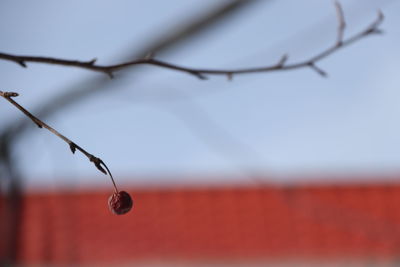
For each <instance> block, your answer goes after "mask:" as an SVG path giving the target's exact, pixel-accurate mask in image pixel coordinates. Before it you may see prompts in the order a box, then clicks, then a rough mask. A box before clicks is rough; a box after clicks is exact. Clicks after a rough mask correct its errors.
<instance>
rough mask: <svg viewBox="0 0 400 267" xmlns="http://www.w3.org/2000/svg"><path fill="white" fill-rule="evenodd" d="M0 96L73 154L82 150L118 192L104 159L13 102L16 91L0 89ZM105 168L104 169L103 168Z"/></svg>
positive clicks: (16, 94)
mask: <svg viewBox="0 0 400 267" xmlns="http://www.w3.org/2000/svg"><path fill="white" fill-rule="evenodd" d="M0 96H1V97H3V98H4V99H6V100H7V101H8V102H10V103H11V104H12V105H14V106H15V107H16V108H18V109H19V110H20V111H22V112H23V113H24V114H25V115H26V116H27V117H28V118H30V119H31V120H32V121H33V122H34V123H35V124H36V125H37V126H38V127H39V128H46V129H47V130H49V131H50V132H52V133H53V134H55V135H56V136H58V137H59V138H61V139H62V140H64V141H65V142H66V143H67V144H68V145H69V148H70V149H71V152H72V153H73V154H75V151H76V150H79V151H80V152H82V154H84V155H85V156H86V157H87V158H88V159H89V160H90V161H91V162H93V164H94V165H95V166H96V168H97V169H98V170H99V171H101V172H102V173H104V174H106V175H107V174H108V175H109V176H110V178H111V181H112V183H113V186H114V189H115V191H116V192H118V189H117V185H116V184H115V181H114V178H113V176H112V174H111V172H110V170H109V169H108V167H107V165H106V164H105V163H104V161H103V160H102V159H100V158H98V157H96V156H93V155H92V154H90V153H89V152H87V151H86V150H85V149H83V148H82V147H80V146H78V145H77V144H75V143H74V142H72V141H71V140H70V139H68V138H67V137H65V136H64V135H62V134H60V133H59V132H58V131H56V130H55V129H54V128H52V127H51V126H49V125H47V124H46V123H44V122H43V121H41V120H40V119H38V118H37V117H35V116H34V115H32V113H30V112H29V111H28V110H26V109H25V108H24V107H23V106H21V105H20V104H18V103H17V102H15V101H14V100H13V99H12V98H13V97H17V96H18V93H15V92H2V91H0ZM104 168H105V169H104Z"/></svg>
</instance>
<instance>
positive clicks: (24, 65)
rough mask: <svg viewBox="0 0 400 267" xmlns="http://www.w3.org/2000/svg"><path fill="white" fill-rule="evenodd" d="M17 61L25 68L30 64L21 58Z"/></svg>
mask: <svg viewBox="0 0 400 267" xmlns="http://www.w3.org/2000/svg"><path fill="white" fill-rule="evenodd" d="M17 63H18V64H19V65H20V66H21V67H23V68H27V67H28V66H27V65H26V63H25V61H23V60H21V61H17Z"/></svg>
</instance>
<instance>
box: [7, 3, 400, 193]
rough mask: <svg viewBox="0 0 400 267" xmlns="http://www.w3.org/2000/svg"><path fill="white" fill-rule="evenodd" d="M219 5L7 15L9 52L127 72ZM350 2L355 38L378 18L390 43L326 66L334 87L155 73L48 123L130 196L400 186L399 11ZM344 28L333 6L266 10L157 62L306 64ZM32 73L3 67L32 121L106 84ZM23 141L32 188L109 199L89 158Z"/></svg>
mask: <svg viewBox="0 0 400 267" xmlns="http://www.w3.org/2000/svg"><path fill="white" fill-rule="evenodd" d="M216 2H217V1H215V0H207V1H204V0H203V1H194V0H190V1H189V0H174V1H172V0H170V1H160V0H158V1H157V0H153V1H140V2H139V1H78V0H76V1H57V2H54V1H50V0H42V1H35V2H33V1H15V0H13V1H11V0H8V1H2V2H1V3H0V21H1V23H0V33H1V36H2V42H0V51H2V52H4V53H11V54H26V55H38V56H53V57H61V58H68V59H80V60H89V59H92V58H98V63H100V64H114V63H118V62H120V61H121V56H122V55H131V54H133V53H134V52H135V51H137V50H140V49H142V48H143V47H144V46H145V45H146V44H147V43H150V42H152V41H154V40H156V39H157V38H159V37H160V36H163V35H166V34H167V33H168V32H170V31H171V30H174V29H176V28H179V27H182V26H183V25H184V24H185V23H186V22H187V21H190V20H191V19H192V18H193V17H196V16H199V15H201V14H203V13H205V12H207V10H210V9H212V8H213V7H214V8H215V7H216V6H217V4H216ZM225 2H227V1H219V2H218V3H225ZM341 2H342V4H343V8H344V12H345V15H346V19H347V23H348V29H347V31H346V36H350V35H351V34H352V33H355V32H357V31H359V30H362V29H364V28H365V27H366V26H367V25H368V24H370V23H371V22H372V21H373V20H374V19H375V18H376V12H377V10H378V9H379V8H380V9H382V11H383V13H384V14H385V17H386V18H385V21H384V23H383V25H382V26H381V28H382V29H383V30H384V32H385V34H384V35H379V36H371V37H368V38H366V39H363V40H361V41H359V42H357V43H355V44H354V45H352V46H350V47H348V48H345V49H344V50H341V51H339V52H338V53H337V54H334V55H332V56H330V57H329V58H327V59H325V60H323V61H321V62H320V64H319V66H321V67H322V68H323V69H324V70H326V71H327V72H328V74H329V77H328V78H322V77H320V76H318V75H317V74H316V73H314V72H313V71H311V70H310V69H301V70H294V71H288V72H277V73H259V74H252V75H246V76H235V77H234V79H233V81H231V82H229V81H227V79H226V78H225V77H215V76H213V77H210V79H209V80H206V81H202V80H198V79H196V78H194V77H192V76H189V75H187V74H184V73H178V72H173V71H170V70H163V69H159V68H156V67H152V66H146V67H140V69H139V70H135V71H132V74H129V71H128V72H125V73H124V76H123V77H121V79H119V77H118V75H116V78H115V79H114V80H106V82H107V87H106V90H105V91H104V92H101V93H99V94H95V95H94V96H93V97H90V98H89V99H85V100H82V101H80V102H77V103H76V104H73V105H71V106H69V107H68V108H65V109H61V110H60V111H59V112H57V113H55V114H53V115H51V116H49V117H46V118H45V119H44V121H46V122H47V123H48V124H50V125H51V126H53V127H54V128H55V129H57V130H59V131H60V132H61V133H63V134H64V135H66V136H68V137H69V138H70V139H72V140H73V141H75V142H76V143H77V144H79V145H80V146H82V147H84V148H85V149H87V150H88V151H89V152H91V153H93V154H94V155H96V156H99V157H100V158H102V159H103V160H104V161H105V162H106V163H107V165H108V166H109V168H110V169H111V171H112V172H113V174H114V176H115V178H116V180H117V182H118V183H140V184H143V183H144V184H146V183H149V184H168V183H171V182H177V183H187V182H196V183H209V182H210V181H211V180H210V179H213V182H215V180H214V179H216V178H215V177H217V179H221V180H222V181H224V182H228V183H229V182H236V181H247V180H248V179H249V178H248V177H246V176H248V174H249V173H250V174H254V173H257V174H260V175H265V176H267V177H274V178H271V179H274V181H275V180H276V179H277V178H276V177H280V178H279V179H283V180H284V181H293V180H296V179H303V178H304V175H302V174H304V173H313V174H318V175H317V176H318V177H320V178H321V179H324V177H331V176H332V174H333V173H334V174H336V173H340V174H344V175H348V174H360V173H361V174H368V175H371V174H376V173H400V126H399V122H398V118H399V117H400V105H399V99H400V90H399V89H400V75H399V70H400V68H399V64H400V63H399V62H400V50H399V48H398V47H399V44H400V29H399V27H398V25H400V16H399V15H398V14H400V2H399V1H389V0H382V1H361V0H358V1H356V0H354V1H341ZM336 27H337V21H336V15H335V9H334V7H333V4H332V1H328V0H327V1H317V0H313V1H311V0H308V1H295V0H287V1H286V0H285V1H284V0H281V1H267V0H265V1H259V3H256V4H254V5H252V6H250V7H248V8H246V9H244V10H243V11H242V12H239V13H238V14H236V15H235V16H233V17H231V18H230V19H228V20H226V21H225V22H224V23H221V24H219V25H218V26H216V27H214V28H212V29H210V30H209V31H206V32H204V33H202V34H200V35H198V36H197V37H195V38H192V39H190V40H188V41H187V42H184V43H182V44H181V45H179V46H177V47H176V48H174V49H170V50H167V51H165V52H163V53H160V54H158V55H156V58H159V59H161V60H165V61H169V62H171V63H175V64H179V65H184V66H190V67H209V68H242V67H252V66H265V65H270V64H272V63H274V62H276V61H277V60H278V59H279V58H280V56H281V55H282V54H284V53H288V54H289V62H296V61H299V60H302V59H306V58H308V57H310V56H312V55H314V54H316V53H318V52H320V51H322V50H323V49H325V48H327V47H328V46H329V45H331V44H332V43H333V42H334V41H335V38H336ZM136 44H137V45H136ZM28 66H29V67H28V68H27V69H23V68H21V67H19V66H18V65H16V64H14V63H12V62H5V61H0V70H1V73H2V74H3V75H2V79H1V86H0V87H1V90H3V91H17V92H19V93H20V95H21V96H20V97H18V98H17V99H16V100H17V101H18V102H19V103H20V104H22V105H23V106H25V107H26V108H27V109H29V110H32V111H35V110H37V109H38V108H39V107H40V106H41V105H42V104H43V103H47V101H49V100H50V99H52V98H53V97H54V96H56V95H58V94H60V93H62V92H64V91H66V90H79V89H80V86H88V85H84V84H83V81H85V80H87V79H89V78H92V79H95V78H96V77H101V75H102V74H99V73H93V72H89V71H87V70H81V69H73V68H66V67H57V66H50V65H39V64H28ZM104 79H106V77H104ZM0 114H1V121H0V130H2V129H3V128H4V127H6V126H8V125H10V123H13V121H16V120H20V119H22V118H23V115H22V114H21V113H20V111H18V110H17V109H15V108H14V107H12V106H10V105H9V104H8V103H7V102H6V101H1V102H0ZM32 126H33V124H32ZM18 140H19V141H18V142H17V145H16V147H15V151H14V157H15V159H16V160H17V162H16V163H17V164H18V166H19V170H20V171H21V173H22V174H23V177H24V179H25V181H26V183H27V185H28V186H41V185H43V184H46V185H48V186H58V185H65V184H68V185H81V184H89V185H99V186H104V185H105V186H109V185H110V184H109V181H108V178H106V177H105V176H104V175H103V174H101V173H100V172H98V171H97V170H96V169H95V168H94V167H93V165H92V164H91V163H90V162H89V161H88V160H87V159H86V158H84V157H83V156H81V155H79V154H78V155H72V154H71V152H70V151H69V148H68V146H67V145H66V144H65V143H63V142H62V141H61V140H60V139H58V138H56V137H55V136H53V135H51V134H50V133H48V132H46V131H44V130H40V129H38V128H36V127H32V128H30V129H29V130H28V131H26V133H24V134H23V135H22V136H21V138H19V139H18ZM208 177H209V178H208ZM285 179H286V180H285Z"/></svg>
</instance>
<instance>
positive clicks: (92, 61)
mask: <svg viewBox="0 0 400 267" xmlns="http://www.w3.org/2000/svg"><path fill="white" fill-rule="evenodd" d="M96 61H97V58H93V59H92V60H90V61H88V62H87V64H88V65H90V66H93V65H94V64H95V63H96Z"/></svg>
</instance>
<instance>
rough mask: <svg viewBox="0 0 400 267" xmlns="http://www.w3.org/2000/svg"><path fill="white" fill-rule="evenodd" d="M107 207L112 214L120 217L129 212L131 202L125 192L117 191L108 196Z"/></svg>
mask: <svg viewBox="0 0 400 267" xmlns="http://www.w3.org/2000/svg"><path fill="white" fill-rule="evenodd" d="M108 206H109V207H110V210H111V211H112V212H113V213H115V214H117V215H122V214H125V213H127V212H128V211H130V210H131V208H132V206H133V201H132V198H131V196H130V195H129V194H128V193H127V192H125V191H119V192H115V193H114V194H112V195H111V196H110V198H109V199H108Z"/></svg>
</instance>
